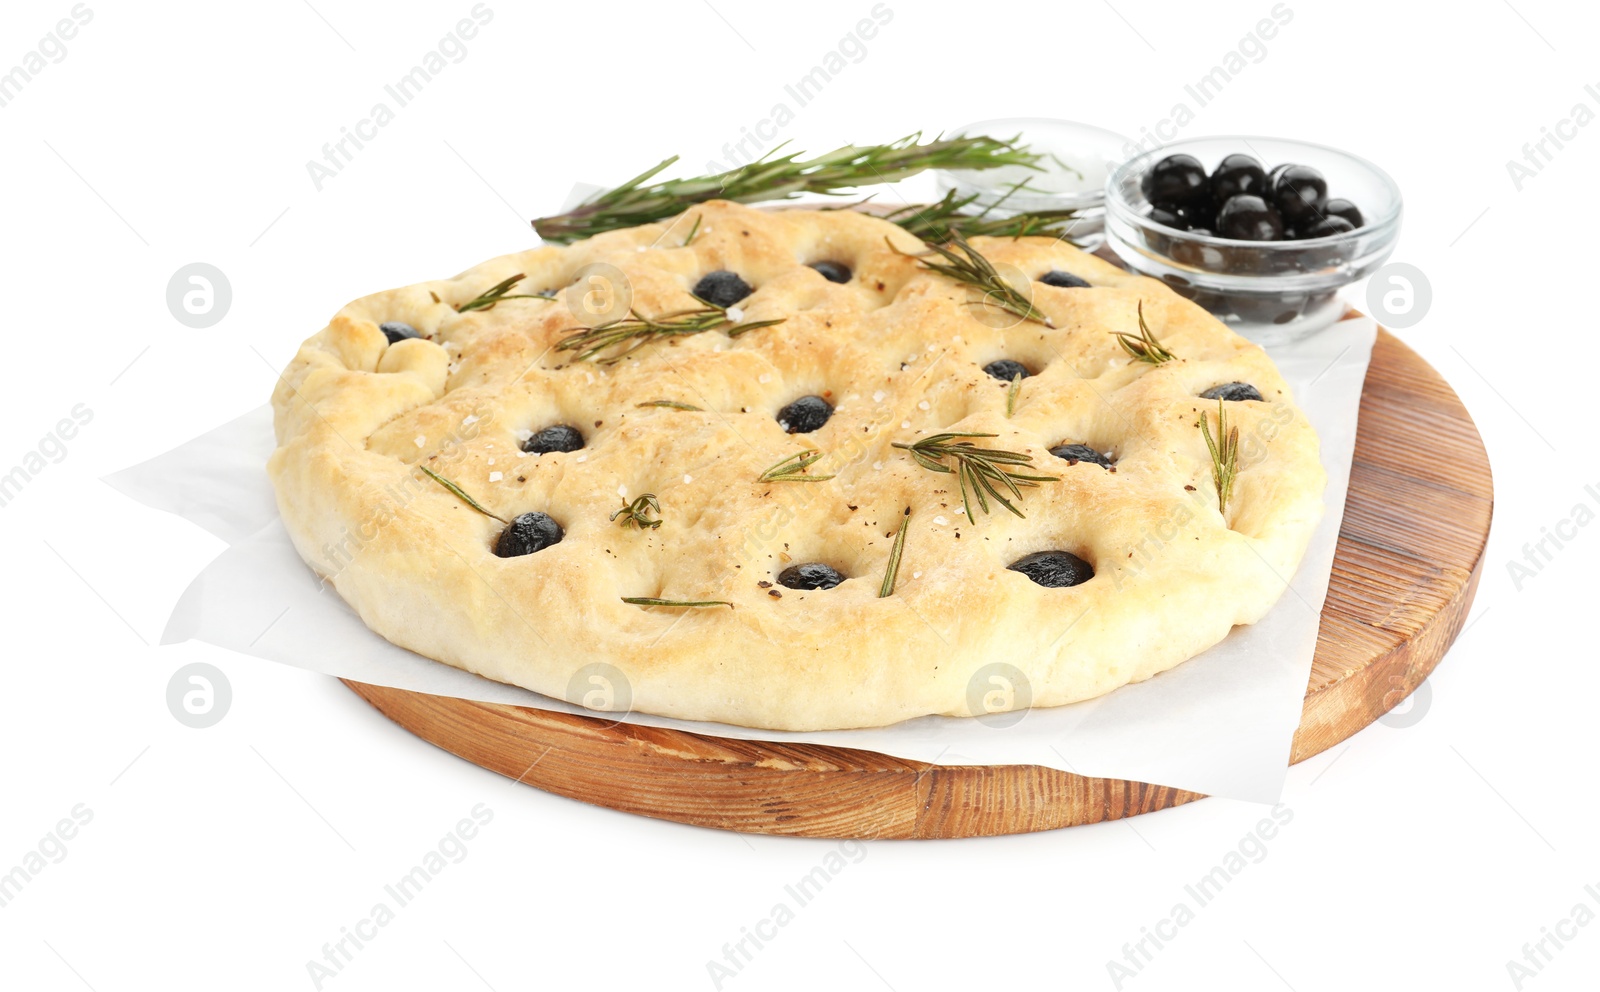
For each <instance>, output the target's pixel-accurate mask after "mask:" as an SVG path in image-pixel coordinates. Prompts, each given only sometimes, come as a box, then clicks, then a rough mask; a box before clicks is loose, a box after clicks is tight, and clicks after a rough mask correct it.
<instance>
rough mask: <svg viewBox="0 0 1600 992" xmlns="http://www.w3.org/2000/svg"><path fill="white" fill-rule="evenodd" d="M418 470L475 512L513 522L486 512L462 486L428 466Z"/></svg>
mask: <svg viewBox="0 0 1600 992" xmlns="http://www.w3.org/2000/svg"><path fill="white" fill-rule="evenodd" d="M417 468H420V469H422V471H423V473H424V474H425V475H427V477H428V478H430V479H432V480H433V481H434V482H437V483H438V484H439V485H441V486H443V487H445V488H446V489H448V490H450V491H451V492H452V493H454V494H455V495H456V498H457V499H459V500H461V502H463V503H465V504H467V505H468V506H470V507H472V508H473V509H474V510H477V511H478V512H479V513H481V514H483V515H484V516H486V517H493V518H494V519H496V520H498V521H500V522H501V523H503V524H506V525H510V523H511V521H509V520H507V519H506V518H505V517H502V516H500V515H499V514H496V513H490V512H489V511H488V510H485V509H484V508H483V507H482V506H480V505H479V503H478V501H477V500H475V499H473V498H472V497H471V496H468V495H467V492H466V490H465V489H462V488H461V487H460V486H458V485H456V484H455V483H454V482H451V481H450V480H449V479H446V478H445V477H444V476H442V475H440V474H439V473H438V472H435V471H434V470H433V469H431V468H429V467H428V466H426V465H418V466H417Z"/></svg>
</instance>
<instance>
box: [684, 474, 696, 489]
mask: <svg viewBox="0 0 1600 992" xmlns="http://www.w3.org/2000/svg"><path fill="white" fill-rule="evenodd" d="M693 481H694V476H692V475H686V476H684V477H683V484H684V485H686V486H687V485H688V484H689V483H691V482H693Z"/></svg>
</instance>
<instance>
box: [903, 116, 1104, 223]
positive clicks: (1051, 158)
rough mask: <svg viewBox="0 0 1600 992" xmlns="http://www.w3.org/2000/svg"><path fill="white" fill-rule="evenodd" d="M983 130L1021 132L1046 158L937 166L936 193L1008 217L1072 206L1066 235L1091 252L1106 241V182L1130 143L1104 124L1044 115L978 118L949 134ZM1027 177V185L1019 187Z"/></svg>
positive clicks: (1007, 134)
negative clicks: (992, 165) (1035, 164)
mask: <svg viewBox="0 0 1600 992" xmlns="http://www.w3.org/2000/svg"><path fill="white" fill-rule="evenodd" d="M969 134H986V135H988V136H989V137H991V138H1002V139H1010V138H1013V137H1018V136H1020V143H1021V144H1024V145H1027V146H1028V149H1029V150H1030V151H1034V152H1038V153H1039V154H1041V155H1043V156H1044V158H1043V159H1042V160H1041V161H1040V162H1039V168H1038V169H1027V168H1023V167H1022V166H1016V165H1008V166H1002V167H1001V168H998V169H955V170H950V169H938V170H935V172H934V177H935V179H936V180H937V182H938V184H939V195H940V196H943V195H944V194H945V193H947V192H950V191H951V190H954V191H955V194H956V196H957V198H963V197H968V196H971V197H974V198H975V199H974V200H973V201H972V203H971V204H970V205H969V206H968V207H967V208H966V211H965V212H967V213H978V212H979V211H980V210H983V211H986V212H987V213H988V214H989V216H991V217H1010V216H1012V215H1014V214H1017V213H1020V212H1023V211H1034V210H1072V211H1075V212H1076V214H1075V216H1074V217H1073V220H1072V222H1071V224H1070V225H1069V226H1068V227H1067V229H1066V239H1067V240H1068V241H1070V242H1072V243H1073V244H1075V245H1077V246H1078V247H1080V248H1083V249H1085V250H1088V251H1093V250H1094V249H1095V248H1098V247H1099V246H1100V245H1101V244H1103V243H1104V242H1105V202H1106V182H1107V179H1108V177H1109V176H1110V175H1111V173H1112V171H1113V170H1114V169H1116V167H1117V163H1119V162H1121V161H1122V160H1123V159H1124V158H1126V157H1127V155H1128V152H1129V151H1131V150H1132V149H1133V148H1134V145H1133V143H1132V142H1131V141H1129V140H1128V139H1127V138H1126V137H1124V136H1122V135H1120V134H1117V133H1116V132H1114V131H1107V130H1106V129H1105V128H1100V127H1094V126H1092V125H1089V124H1078V123H1076V122H1074V121H1062V120H1052V119H1050V118H1046V117H1007V118H1001V119H998V120H990V121H978V122H977V123H975V124H968V125H966V126H965V127H960V128H957V129H956V130H955V131H954V132H952V136H953V137H959V136H961V135H969ZM1024 180H1026V182H1027V184H1028V185H1027V188H1026V189H1017V188H1016V186H1017V184H1018V183H1021V182H1023V181H1024Z"/></svg>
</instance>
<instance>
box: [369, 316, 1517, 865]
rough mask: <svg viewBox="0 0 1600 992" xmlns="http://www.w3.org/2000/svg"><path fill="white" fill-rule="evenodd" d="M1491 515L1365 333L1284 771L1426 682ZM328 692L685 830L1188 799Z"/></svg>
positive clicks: (1148, 788) (1158, 789) (1135, 786)
mask: <svg viewBox="0 0 1600 992" xmlns="http://www.w3.org/2000/svg"><path fill="white" fill-rule="evenodd" d="M1493 506H1494V492H1493V485H1492V480H1491V479H1490V475H1489V459H1488V456H1487V454H1486V453H1485V452H1484V449H1483V442H1482V440H1481V439H1480V438H1479V437H1478V432H1477V430H1476V428H1474V427H1473V424H1472V418H1471V417H1469V416H1468V415H1467V411H1466V409H1465V408H1464V407H1462V405H1461V401H1460V400H1459V399H1457V398H1456V395H1455V393H1454V392H1453V391H1452V390H1451V389H1450V386H1449V385H1448V384H1447V383H1446V382H1445V381H1444V379H1443V378H1441V377H1440V375H1439V373H1437V372H1435V371H1434V370H1433V368H1432V366H1430V365H1428V363H1427V362H1425V361H1423V360H1422V359H1421V358H1420V357H1419V356H1418V355H1417V354H1416V352H1413V351H1412V350H1411V349H1409V348H1407V347H1406V346H1405V345H1403V344H1401V343H1400V342H1399V341H1398V340H1397V339H1395V338H1394V337H1393V336H1392V335H1390V334H1389V333H1388V332H1387V331H1384V330H1382V329H1380V330H1379V331H1378V339H1377V343H1376V345H1375V346H1374V348H1373V352H1372V364H1371V366H1370V368H1369V369H1368V371H1367V379H1366V384H1365V387H1364V391H1363V393H1362V397H1361V421H1360V425H1359V428H1358V431H1357V434H1356V445H1355V460H1354V464H1353V466H1352V468H1351V474H1350V493H1349V498H1348V501H1347V502H1346V504H1345V511H1344V523H1343V526H1342V527H1341V528H1340V531H1339V545H1338V550H1337V552H1336V555H1335V558H1334V562H1333V578H1332V582H1331V584H1330V586H1329V589H1328V598H1327V603H1326V605H1325V606H1324V607H1323V611H1322V627H1321V630H1320V632H1319V633H1318V636H1317V651H1316V656H1315V659H1314V660H1313V661H1312V665H1311V681H1310V683H1309V684H1308V685H1307V686H1306V698H1305V709H1304V714H1303V716H1302V718H1301V721H1300V728H1299V730H1298V731H1297V732H1296V733H1295V737H1294V748H1293V751H1292V753H1291V756H1290V761H1291V762H1300V761H1304V760H1305V759H1307V758H1309V757H1311V756H1312V755H1314V754H1317V753H1319V752H1321V751H1324V750H1326V749H1327V748H1329V747H1332V746H1333V745H1334V744H1337V743H1339V742H1340V741H1342V740H1344V739H1345V738H1347V737H1349V736H1350V735H1352V734H1354V733H1355V732H1356V731H1358V730H1360V729H1361V728H1362V727H1365V726H1366V725H1367V724H1369V723H1371V722H1373V721H1374V720H1376V719H1377V718H1378V717H1380V716H1382V715H1383V714H1384V713H1386V712H1387V711H1388V710H1389V709H1391V708H1392V707H1394V706H1395V705H1396V704H1398V703H1399V702H1400V701H1401V700H1403V699H1405V698H1406V697H1407V696H1409V695H1410V694H1411V692H1412V690H1413V689H1415V688H1416V687H1417V686H1418V685H1419V684H1421V682H1422V680H1423V679H1425V678H1426V677H1427V676H1428V673H1429V672H1431V671H1433V667H1434V666H1435V665H1437V664H1438V663H1439V659H1440V658H1442V657H1443V656H1444V653H1445V650H1446V649H1447V648H1448V647H1449V646H1450V644H1451V642H1452V641H1454V640H1455V637H1456V635H1457V634H1458V633H1459V632H1460V631H1461V627H1462V624H1463V623H1464V622H1465V620H1466V617H1467V611H1468V608H1469V607H1470V606H1471V605H1472V597H1473V593H1474V592H1475V591H1476V590H1477V586H1478V577H1479V576H1480V575H1481V574H1482V570H1483V549H1484V544H1485V542H1486V541H1487V540H1488V536H1489V519H1490V515H1491V513H1492V511H1493ZM346 684H347V685H349V686H350V688H351V689H352V690H354V691H355V692H356V693H357V694H358V695H360V696H361V697H362V698H363V699H365V700H367V702H369V703H371V704H372V705H373V706H375V707H377V709H378V710H379V711H381V712H382V713H383V714H384V715H386V716H388V717H389V718H390V719H391V720H393V721H394V722H396V723H398V724H399V725H400V726H402V727H404V728H406V729H407V730H409V731H411V732H412V733H413V734H416V735H417V736H418V737H421V738H422V739H423V740H426V741H429V742H431V743H433V744H436V745H438V746H439V747H442V748H444V749H445V750H447V751H450V752H451V753H453V754H456V755H459V756H461V757H463V758H465V759H467V760H468V761H471V762H473V763H474V764H477V765H481V766H483V767H484V768H488V769H490V770H492V771H496V772H499V773H500V774H502V775H505V776H507V777H509V778H514V779H516V780H517V781H519V782H526V783H527V784H529V785H533V786H536V787H538V788H540V789H544V790H546V791H547V792H554V793H558V794H560V795H563V796H569V797H571V798H573V799H581V800H583V801H584V802H588V803H594V804H596V805H600V806H608V807H611V808H612V809H619V810H624V811H626V812H629V813H639V814H642V815H644V816H654V817H661V818H663V819H668V820H677V821H679V822H682V823H692V824H696V825H698V826H704V827H720V828H723V829H728V830H742V831H750V832H755V833H768V834H797V835H802V836H807V837H891V838H909V837H973V836H982V835H992V834H1009V833H1024V832H1027V831H1032V830H1051V829H1054V828H1056V827H1067V826H1073V825H1076V824H1080V823H1097V822H1100V821H1102V820H1114V819H1118V818H1120V817H1125V816H1135V815H1137V814H1139V813H1148V812H1151V811H1152V810H1158V809H1165V808H1167V807H1169V806H1178V805H1181V804H1183V803H1187V802H1191V801H1193V800H1195V799H1200V798H1203V797H1202V796H1201V795H1200V794H1198V793H1194V792H1185V791H1182V790H1179V789H1171V788H1167V787H1164V786H1157V785H1146V784H1144V783H1141V782H1127V781H1121V780H1116V779H1103V778H1086V777H1083V776H1080V775H1074V774H1072V773H1070V772H1063V771H1057V770H1055V769H1052V768H1041V767H1038V766H1033V765H1003V766H942V765H930V764H925V763H923V762H920V761H908V760H904V759H901V758H891V757H888V756H885V755H882V754H875V753H872V752H869V751H857V750H851V749H846V748H835V747H818V746H811V745H793V744H773V743H762V742H757V741H738V740H727V739H724V738H718V737H710V736H705V735H702V734H690V733H684V732H682V731H676V730H660V729H655V728H651V727H639V726H632V725H629V724H615V723H612V722H610V721H607V720H602V719H596V718H593V717H586V716H572V715H568V714H564V713H552V712H547V711H544V710H535V709H527V708H524V707H519V706H507V705H502V704H495V703H479V702H472V701H470V700H465V699H454V698H449V697H443V696H430V695H425V694H422V693H416V692H408V691H406V690H402V689H390V688H384V687H381V686H374V685H367V684H365V683H359V682H350V681H348V680H347V681H346Z"/></svg>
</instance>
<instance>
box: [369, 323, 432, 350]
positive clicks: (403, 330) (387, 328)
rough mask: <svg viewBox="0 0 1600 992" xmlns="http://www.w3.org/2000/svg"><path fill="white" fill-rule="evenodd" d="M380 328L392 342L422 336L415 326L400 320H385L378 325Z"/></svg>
mask: <svg viewBox="0 0 1600 992" xmlns="http://www.w3.org/2000/svg"><path fill="white" fill-rule="evenodd" d="M378 330H380V331H382V332H383V336H384V337H386V338H388V339H389V343H390V344H394V343H395V342H397V341H404V340H405V339H406V338H420V337H422V335H421V333H419V332H418V331H417V329H416V328H415V327H412V326H411V325H410V324H407V323H405V322H404V321H399V320H389V321H385V322H383V323H381V324H379V325H378Z"/></svg>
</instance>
